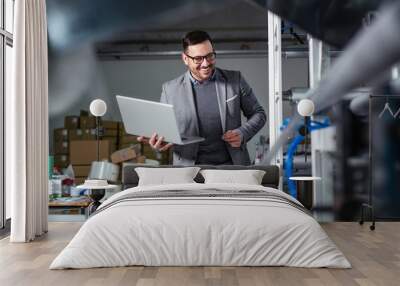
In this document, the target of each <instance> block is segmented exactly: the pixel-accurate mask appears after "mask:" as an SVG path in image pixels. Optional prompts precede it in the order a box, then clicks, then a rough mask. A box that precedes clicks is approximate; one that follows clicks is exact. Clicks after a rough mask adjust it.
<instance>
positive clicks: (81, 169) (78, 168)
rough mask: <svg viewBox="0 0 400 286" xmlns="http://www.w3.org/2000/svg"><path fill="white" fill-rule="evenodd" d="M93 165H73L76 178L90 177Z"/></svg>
mask: <svg viewBox="0 0 400 286" xmlns="http://www.w3.org/2000/svg"><path fill="white" fill-rule="evenodd" d="M90 167H91V165H72V169H74V175H75V177H86V178H87V177H88V176H89V173H90Z"/></svg>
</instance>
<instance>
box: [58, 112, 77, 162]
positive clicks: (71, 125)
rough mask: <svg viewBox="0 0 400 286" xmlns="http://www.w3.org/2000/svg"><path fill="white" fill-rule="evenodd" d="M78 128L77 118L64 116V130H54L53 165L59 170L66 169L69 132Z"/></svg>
mask: <svg viewBox="0 0 400 286" xmlns="http://www.w3.org/2000/svg"><path fill="white" fill-rule="evenodd" d="M78 127H79V116H66V117H65V118H64V128H58V129H55V130H54V140H53V147H54V148H53V149H54V165H55V166H56V167H59V168H66V167H67V166H68V165H69V163H70V160H69V141H70V133H71V131H73V130H75V129H77V128H78Z"/></svg>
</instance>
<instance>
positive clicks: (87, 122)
mask: <svg viewBox="0 0 400 286" xmlns="http://www.w3.org/2000/svg"><path fill="white" fill-rule="evenodd" d="M79 121H80V127H81V129H92V128H96V117H94V116H80V118H79ZM99 124H100V123H99Z"/></svg>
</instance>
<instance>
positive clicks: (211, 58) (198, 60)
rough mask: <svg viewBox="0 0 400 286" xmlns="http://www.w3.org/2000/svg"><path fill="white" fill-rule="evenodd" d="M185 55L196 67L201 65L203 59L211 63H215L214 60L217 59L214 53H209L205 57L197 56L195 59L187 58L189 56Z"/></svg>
mask: <svg viewBox="0 0 400 286" xmlns="http://www.w3.org/2000/svg"><path fill="white" fill-rule="evenodd" d="M185 55H186V56H187V57H188V58H191V59H192V61H193V62H194V63H195V64H196V65H198V64H201V63H202V62H203V61H204V59H206V60H207V62H213V61H215V58H216V57H217V54H216V53H215V52H212V53H209V54H207V55H205V56H197V57H191V56H189V55H188V54H186V53H185Z"/></svg>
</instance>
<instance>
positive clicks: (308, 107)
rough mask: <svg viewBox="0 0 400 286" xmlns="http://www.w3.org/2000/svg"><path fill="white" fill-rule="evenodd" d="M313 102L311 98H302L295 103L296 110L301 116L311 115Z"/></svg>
mask: <svg viewBox="0 0 400 286" xmlns="http://www.w3.org/2000/svg"><path fill="white" fill-rule="evenodd" d="M314 109H315V107H314V102H313V101H312V100H311V99H307V98H306V99H302V100H300V102H299V103H298V104H297V112H298V113H299V114H300V115H301V116H311V115H313V113H314Z"/></svg>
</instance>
